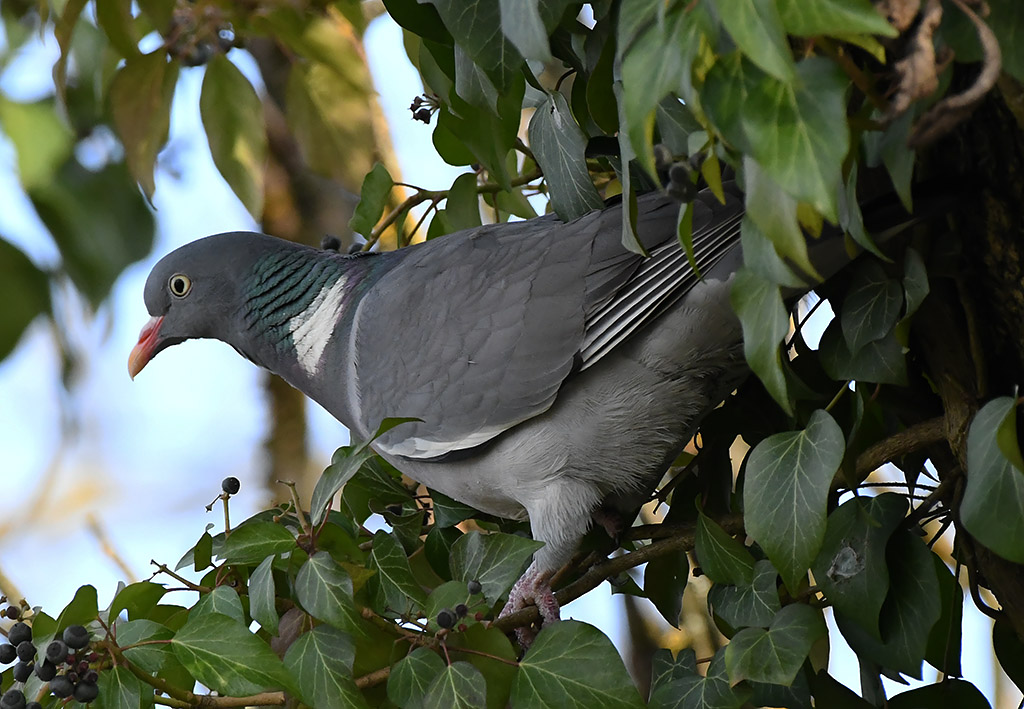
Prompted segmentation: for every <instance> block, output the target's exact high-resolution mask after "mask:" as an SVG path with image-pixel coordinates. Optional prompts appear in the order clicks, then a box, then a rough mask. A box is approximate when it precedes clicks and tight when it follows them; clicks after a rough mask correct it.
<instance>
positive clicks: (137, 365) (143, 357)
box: [128, 316, 164, 379]
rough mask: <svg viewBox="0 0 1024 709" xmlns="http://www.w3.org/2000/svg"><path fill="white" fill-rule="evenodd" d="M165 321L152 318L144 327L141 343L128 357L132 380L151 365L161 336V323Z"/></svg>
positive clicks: (140, 336) (140, 335)
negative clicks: (150, 362) (150, 361)
mask: <svg viewBox="0 0 1024 709" xmlns="http://www.w3.org/2000/svg"><path fill="white" fill-rule="evenodd" d="M163 321H164V319H163V317H162V316H161V317H152V318H150V319H149V321H148V322H147V323H146V324H145V325H143V326H142V332H140V333H139V342H138V344H137V345H135V347H133V348H132V353H131V354H130V355H128V376H129V377H131V378H132V379H135V375H136V374H138V373H139V372H141V371H142V368H143V367H145V366H146V365H147V364H149V360H151V359H153V354H154V353H155V352H156V346H157V342H158V341H159V336H160V323H162V322H163Z"/></svg>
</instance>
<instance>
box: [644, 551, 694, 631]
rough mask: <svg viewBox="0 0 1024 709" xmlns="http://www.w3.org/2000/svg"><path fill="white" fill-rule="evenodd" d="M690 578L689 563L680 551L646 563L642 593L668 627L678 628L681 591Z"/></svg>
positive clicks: (681, 605) (684, 553)
mask: <svg viewBox="0 0 1024 709" xmlns="http://www.w3.org/2000/svg"><path fill="white" fill-rule="evenodd" d="M689 576H690V561H689V559H688V558H687V556H686V552H685V551H683V550H682V549H680V550H678V551H674V552H671V553H669V554H665V555H664V556H659V557H657V558H655V559H652V560H651V561H649V562H647V567H646V568H645V569H644V593H645V594H647V598H648V599H649V600H650V601H651V603H653V604H654V607H655V608H657V609H658V612H659V613H661V615H662V616H663V617H664V618H665V620H667V621H668V622H669V624H670V625H672V626H674V627H676V628H678V627H679V613H680V612H681V611H682V608H683V591H684V590H685V589H686V581H687V579H688V578H689Z"/></svg>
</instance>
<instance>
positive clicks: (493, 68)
mask: <svg viewBox="0 0 1024 709" xmlns="http://www.w3.org/2000/svg"><path fill="white" fill-rule="evenodd" d="M429 2H430V4H432V5H433V6H434V7H436V8H437V13H438V14H439V15H440V16H441V19H442V20H443V21H444V24H445V27H447V28H448V31H449V32H450V33H451V35H452V37H453V38H454V39H455V41H456V42H457V43H458V44H459V45H461V46H462V48H463V49H464V50H465V51H466V52H467V53H468V54H469V56H470V57H472V58H473V61H475V62H476V63H477V64H478V65H479V66H480V68H481V69H483V70H485V71H487V72H488V73H489V74H494V73H506V72H510V71H513V70H517V69H518V68H519V65H520V64H521V63H522V61H523V59H522V57H521V56H519V53H518V52H517V51H516V49H515V47H514V46H513V45H512V43H511V42H509V41H508V40H507V39H505V35H504V34H502V31H501V29H502V28H501V7H500V4H499V3H496V2H475V3H472V4H469V5H467V4H466V3H465V2H460V1H459V0H429Z"/></svg>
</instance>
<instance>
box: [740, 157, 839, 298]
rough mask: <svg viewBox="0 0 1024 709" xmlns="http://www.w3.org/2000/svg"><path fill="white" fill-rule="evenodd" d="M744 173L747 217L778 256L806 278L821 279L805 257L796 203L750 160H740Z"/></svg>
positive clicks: (805, 245) (804, 242)
mask: <svg viewBox="0 0 1024 709" xmlns="http://www.w3.org/2000/svg"><path fill="white" fill-rule="evenodd" d="M743 172H744V173H745V174H746V177H747V180H746V190H747V192H746V208H747V214H746V216H748V217H750V220H751V221H752V222H753V223H754V224H756V225H757V226H758V228H759V229H760V230H761V233H762V234H763V235H764V236H765V237H767V238H768V240H769V241H771V242H772V245H773V246H774V247H775V251H776V252H777V253H778V254H779V256H781V257H783V258H785V259H789V260H790V261H792V262H793V265H795V266H796V267H797V268H799V269H800V270H802V271H803V272H804V273H805V274H806V275H808V276H810V277H812V278H814V279H815V280H819V281H820V280H821V276H820V275H819V274H818V273H817V271H815V269H814V266H813V265H811V261H810V257H809V256H808V254H807V241H806V240H805V239H804V234H803V232H802V231H801V230H800V224H799V222H798V221H797V217H796V211H797V205H796V200H794V199H793V198H792V197H791V196H789V195H788V194H786V193H785V192H784V191H783V190H782V189H780V187H779V184H778V183H777V182H776V181H775V180H774V179H773V178H772V177H771V176H770V175H769V174H768V173H767V172H766V171H765V170H764V169H763V168H762V167H761V165H759V164H758V163H757V161H756V160H753V159H752V158H750V157H749V156H748V157H745V158H744V159H743Z"/></svg>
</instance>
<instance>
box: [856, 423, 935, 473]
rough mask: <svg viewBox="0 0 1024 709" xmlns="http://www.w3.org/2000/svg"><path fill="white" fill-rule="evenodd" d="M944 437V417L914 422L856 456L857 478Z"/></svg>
mask: <svg viewBox="0 0 1024 709" xmlns="http://www.w3.org/2000/svg"><path fill="white" fill-rule="evenodd" d="M945 439H946V419H945V418H943V417H942V416H936V417H935V418H933V419H928V420H927V421H921V422H920V423H915V424H914V425H913V426H910V427H908V428H906V429H904V430H902V431H900V432H899V433H895V434H893V435H891V436H889V437H888V438H885V439H883V440H881V441H879V442H878V443H875V444H874V445H872V446H871V447H870V448H868V449H867V450H866V451H864V452H863V453H861V454H860V455H859V456H857V465H856V476H857V479H858V480H863V479H864V478H866V477H867V476H868V475H869V474H870V473H871V472H872V471H873V470H876V469H877V468H880V467H881V466H882V465H884V464H885V463H888V462H890V461H892V460H894V459H896V458H899V457H900V456H903V455H907V454H908V453H913V452H914V451H918V450H921V449H922V448H924V447H926V446H930V445H932V444H934V443H939V442H941V441H944V440H945Z"/></svg>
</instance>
